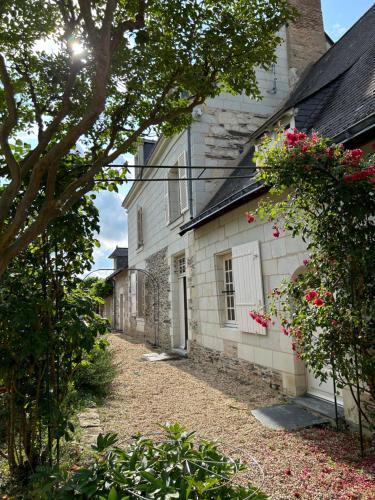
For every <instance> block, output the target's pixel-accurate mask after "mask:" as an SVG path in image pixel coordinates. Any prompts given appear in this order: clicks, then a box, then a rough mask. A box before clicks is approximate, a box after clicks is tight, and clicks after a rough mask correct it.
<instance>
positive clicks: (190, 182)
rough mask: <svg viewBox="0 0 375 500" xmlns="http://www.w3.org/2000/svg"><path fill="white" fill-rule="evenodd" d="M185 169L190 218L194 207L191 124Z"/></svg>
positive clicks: (188, 129)
mask: <svg viewBox="0 0 375 500" xmlns="http://www.w3.org/2000/svg"><path fill="white" fill-rule="evenodd" d="M187 160H188V164H187V167H188V168H187V171H188V179H189V180H188V198H189V213H190V220H192V219H193V218H194V208H193V181H192V177H193V176H192V168H191V166H192V165H191V125H188V128H187Z"/></svg>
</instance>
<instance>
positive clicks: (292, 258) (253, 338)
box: [189, 200, 307, 396]
mask: <svg viewBox="0 0 375 500" xmlns="http://www.w3.org/2000/svg"><path fill="white" fill-rule="evenodd" d="M258 202H259V200H258V201H252V202H250V203H248V204H245V205H244V206H241V207H239V208H237V209H234V210H232V211H230V212H229V213H227V214H225V215H222V216H221V217H218V218H217V219H215V220H213V221H212V222H209V223H207V224H206V225H204V226H202V227H200V228H197V229H196V230H195V231H194V236H192V237H191V240H190V245H191V253H192V255H193V256H194V266H193V276H192V289H191V300H192V304H191V310H192V317H191V319H192V321H191V329H190V340H191V342H190V343H189V349H190V346H194V347H193V350H194V349H195V348H196V346H197V345H199V346H201V347H202V348H205V349H207V350H208V352H209V353H210V356H208V358H207V359H209V358H210V357H211V358H212V354H211V353H212V352H218V353H222V355H223V359H225V363H224V361H223V360H222V358H221V357H220V358H219V360H220V363H224V365H225V366H226V367H228V366H231V367H232V368H231V369H233V367H237V368H238V369H239V370H241V367H242V362H244V363H245V365H247V364H250V365H254V366H261V367H262V369H263V370H264V373H263V374H262V376H264V374H266V373H267V374H268V376H269V377H271V379H272V377H273V376H276V378H277V380H278V381H279V382H275V384H276V385H280V388H281V389H282V391H283V392H285V393H286V394H289V395H292V396H296V395H301V394H304V393H305V392H306V389H307V377H306V370H305V367H304V364H303V363H302V362H301V361H299V360H297V359H296V357H295V356H294V354H293V351H292V349H291V345H290V339H289V338H288V337H285V336H284V335H282V334H281V331H280V325H277V324H275V325H271V326H270V327H269V328H268V329H267V331H264V333H263V334H257V333H255V331H254V332H245V331H241V330H240V329H239V328H238V327H237V325H236V323H235V322H234V323H233V324H230V325H228V324H227V323H226V322H225V321H224V319H223V314H222V312H223V311H222V310H223V294H222V290H223V285H222V283H221V279H220V276H219V275H220V274H222V269H220V259H221V258H222V256H223V255H229V254H231V252H232V250H233V248H235V247H237V246H238V245H243V244H246V243H249V242H254V241H259V245H260V261H261V274H262V283H263V284H262V287H263V296H264V297H265V299H266V296H267V294H268V291H269V290H272V289H273V288H275V287H277V286H279V284H280V282H281V281H282V280H283V279H285V278H289V279H290V278H291V277H292V276H293V275H294V274H295V273H296V272H298V270H299V269H301V267H302V266H303V260H304V259H305V258H306V257H307V252H306V245H305V243H303V241H302V240H301V239H297V238H292V237H291V235H290V234H288V233H285V232H282V233H281V235H280V238H274V237H273V235H272V232H273V230H272V224H271V223H269V222H266V221H259V220H258V221H256V222H255V223H253V224H251V225H249V224H248V223H247V220H246V217H245V215H244V212H245V211H250V212H254V210H255V208H256V205H257V203H258ZM249 286H252V284H251V283H249ZM234 289H236V283H234ZM266 304H267V301H266ZM270 374H272V376H271V375H270ZM274 374H276V375H274Z"/></svg>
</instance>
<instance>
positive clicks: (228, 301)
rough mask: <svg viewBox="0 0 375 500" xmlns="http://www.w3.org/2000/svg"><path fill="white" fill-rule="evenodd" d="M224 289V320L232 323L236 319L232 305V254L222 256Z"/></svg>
mask: <svg viewBox="0 0 375 500" xmlns="http://www.w3.org/2000/svg"><path fill="white" fill-rule="evenodd" d="M223 264H224V269H223V272H224V280H223V281H224V290H223V293H224V295H225V298H224V303H225V307H224V309H225V322H226V323H233V322H234V321H235V320H236V310H235V305H234V283H233V270H232V256H230V257H224V259H223Z"/></svg>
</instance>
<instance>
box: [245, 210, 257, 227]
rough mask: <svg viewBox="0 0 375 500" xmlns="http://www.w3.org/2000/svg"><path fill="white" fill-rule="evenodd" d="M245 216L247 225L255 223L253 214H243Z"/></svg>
mask: <svg viewBox="0 0 375 500" xmlns="http://www.w3.org/2000/svg"><path fill="white" fill-rule="evenodd" d="M245 215H246V218H247V222H248V223H249V224H251V223H252V222H254V221H255V216H254V215H253V214H251V213H250V212H245Z"/></svg>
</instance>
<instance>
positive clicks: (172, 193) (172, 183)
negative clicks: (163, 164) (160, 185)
mask: <svg viewBox="0 0 375 500" xmlns="http://www.w3.org/2000/svg"><path fill="white" fill-rule="evenodd" d="M166 203H167V206H166V209H167V216H166V223H167V224H169V223H170V222H173V221H175V220H176V219H178V217H179V216H180V214H181V208H180V189H179V177H178V168H177V167H173V168H171V169H170V170H169V172H168V175H167V182H166Z"/></svg>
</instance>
